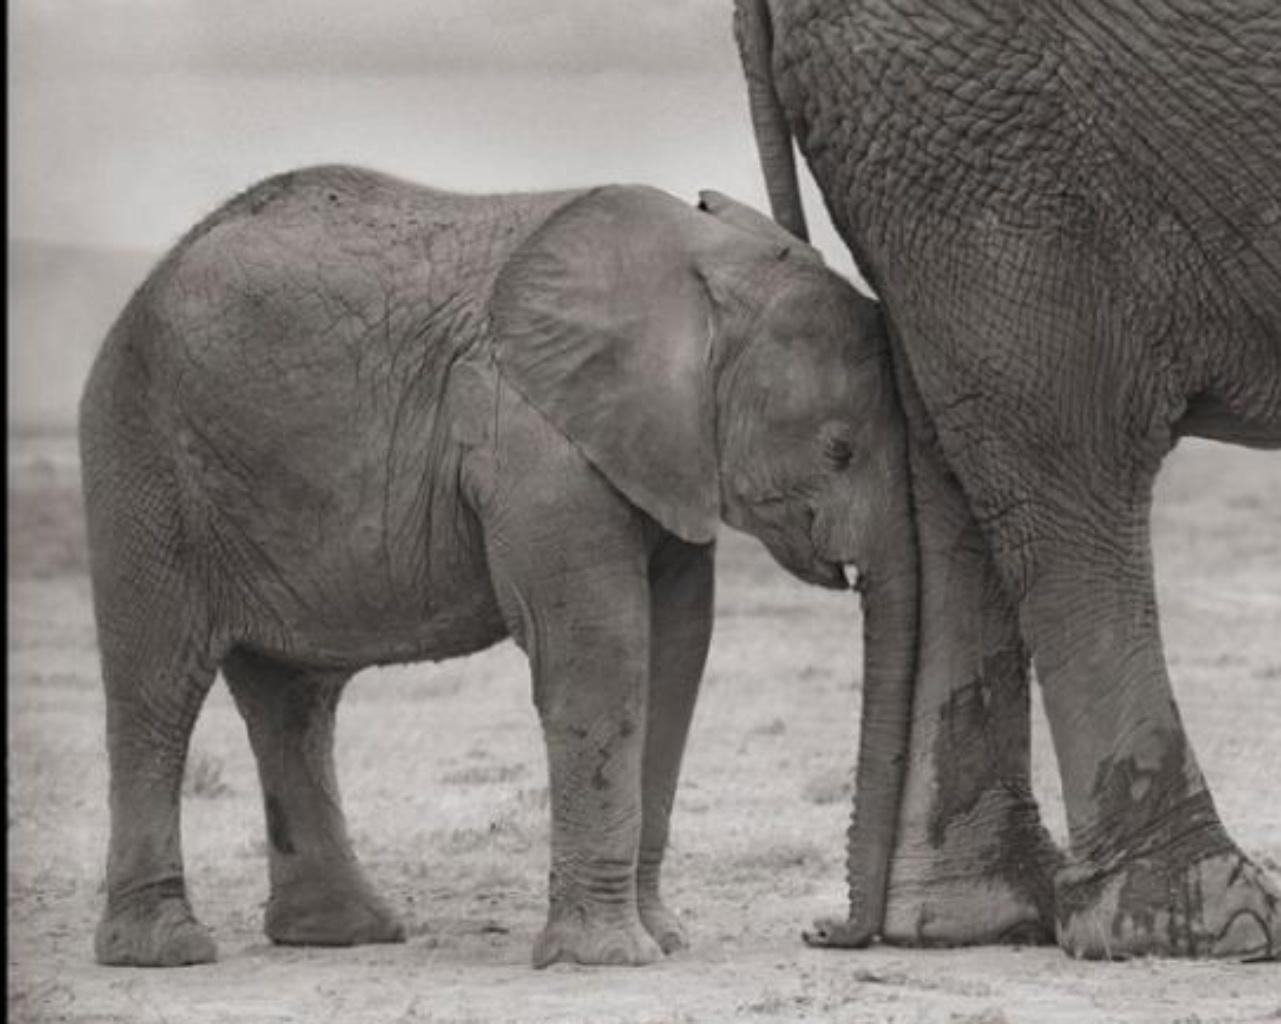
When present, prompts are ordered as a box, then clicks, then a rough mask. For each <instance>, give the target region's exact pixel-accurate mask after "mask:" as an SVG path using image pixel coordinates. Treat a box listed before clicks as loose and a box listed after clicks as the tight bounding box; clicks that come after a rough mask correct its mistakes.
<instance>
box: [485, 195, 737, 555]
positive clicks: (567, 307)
mask: <svg viewBox="0 0 1281 1024" xmlns="http://www.w3.org/2000/svg"><path fill="white" fill-rule="evenodd" d="M698 216H699V215H698V214H696V213H695V212H694V211H693V210H691V209H690V208H689V207H687V206H685V205H684V204H683V203H681V202H679V201H678V200H676V199H675V198H673V197H671V196H669V195H667V194H665V193H663V192H659V191H657V190H654V189H648V188H642V187H638V186H610V187H607V188H601V189H596V190H594V191H592V192H588V193H586V194H585V195H583V196H581V197H580V198H578V199H576V200H573V201H572V202H570V203H569V204H568V205H567V206H564V207H562V208H561V209H560V210H558V211H557V212H556V213H555V214H554V215H553V216H552V217H551V218H550V219H549V220H548V221H547V223H546V224H544V225H543V226H542V227H541V228H539V229H538V230H537V231H536V232H535V233H534V234H533V235H531V236H530V237H529V239H528V240H526V241H525V242H524V243H523V244H522V245H521V247H520V248H519V249H518V250H517V251H516V253H515V254H514V255H513V256H512V257H511V259H510V260H509V261H508V263H507V264H506V266H505V267H504V268H503V269H502V271H501V273H500V274H499V276H498V279H497V281H496V283H495V285H494V291H493V296H492V299H491V303H490V321H491V323H492V325H493V328H494V348H495V356H496V360H497V363H498V368H499V372H500V373H501V375H502V376H503V378H504V379H505V380H506V381H507V382H508V383H509V384H510V385H511V386H512V387H514V388H516V390H517V391H519V392H520V393H521V394H522V395H523V396H524V397H525V398H526V399H527V400H528V401H529V402H530V404H532V405H533V406H534V407H535V408H536V409H538V410H539V411H540V412H541V413H542V414H543V415H544V416H546V417H547V418H548V419H549V420H550V421H551V423H552V425H553V426H555V427H556V428H557V429H558V430H560V431H561V433H563V434H564V435H565V436H566V437H567V438H569V440H570V441H572V442H573V443H574V445H575V446H576V447H577V448H578V449H579V450H580V451H582V452H583V454H584V455H586V457H587V458H588V460H589V461H590V462H591V463H592V464H593V465H594V466H595V467H596V469H597V470H599V471H600V472H601V473H602V474H603V475H604V476H605V478H606V479H607V480H609V482H610V483H611V484H613V486H614V487H615V488H617V489H618V490H619V491H621V492H622V493H623V495H624V496H625V497H627V498H628V499H629V500H630V501H632V502H633V503H635V504H636V505H637V506H639V507H640V508H642V509H644V510H645V511H646V512H647V513H649V515H651V516H652V517H653V518H654V519H656V520H658V522H659V523H661V524H662V525H663V526H664V527H665V528H666V529H668V530H669V531H671V532H672V533H675V534H676V535H678V536H679V537H681V538H682V539H684V540H687V541H690V542H691V543H705V542H707V541H710V540H712V539H713V537H714V536H715V532H716V521H717V519H718V517H719V493H720V490H719V485H718V482H717V473H716V448H715V420H714V416H715V413H714V405H713V394H712V382H711V378H710V367H709V356H710V353H709V349H710V344H711V330H712V323H711V308H710V303H709V299H708V297H707V293H706V291H705V288H704V286H703V285H702V283H701V281H700V279H699V277H698V276H697V274H696V273H695V271H694V267H693V264H692V262H691V259H690V248H691V246H690V232H691V231H696V230H697V224H696V218H697V217H698ZM692 222H693V223H692Z"/></svg>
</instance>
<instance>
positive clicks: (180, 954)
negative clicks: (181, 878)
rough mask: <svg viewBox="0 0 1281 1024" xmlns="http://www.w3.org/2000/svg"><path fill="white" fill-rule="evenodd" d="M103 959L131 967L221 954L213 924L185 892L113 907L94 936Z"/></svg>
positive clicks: (199, 961) (208, 959)
mask: <svg viewBox="0 0 1281 1024" xmlns="http://www.w3.org/2000/svg"><path fill="white" fill-rule="evenodd" d="M94 955H95V956H96V958H97V960H98V963H100V964H109V965H113V966H125V967H183V966H187V965H189V964H207V963H212V962H213V961H214V960H217V959H218V947H217V945H216V944H215V943H214V940H213V936H212V935H211V934H210V933H209V929H208V928H206V927H205V926H204V925H202V924H201V923H200V922H199V921H197V920H196V917H195V915H194V914H193V913H192V912H191V905H190V904H189V903H188V902H187V898H186V896H184V895H181V894H175V895H164V896H160V897H158V898H157V897H155V896H154V895H151V896H150V897H149V898H146V899H136V900H132V901H129V902H125V903H123V905H119V906H115V907H108V909H107V913H106V914H105V915H104V916H103V919H102V921H101V922H100V923H99V925H98V930H97V933H96V934H95V935H94Z"/></svg>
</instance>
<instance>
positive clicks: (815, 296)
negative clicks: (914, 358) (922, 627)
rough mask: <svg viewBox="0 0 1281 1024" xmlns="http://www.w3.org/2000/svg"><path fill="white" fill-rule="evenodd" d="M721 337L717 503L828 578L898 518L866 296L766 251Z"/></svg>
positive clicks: (889, 386) (887, 399)
mask: <svg viewBox="0 0 1281 1024" xmlns="http://www.w3.org/2000/svg"><path fill="white" fill-rule="evenodd" d="M758 305H759V309H756V310H752V311H750V312H749V311H746V310H745V311H744V312H745V319H744V320H743V321H742V322H741V323H740V324H738V325H737V328H738V329H739V330H740V332H741V336H740V337H739V338H736V339H733V340H732V341H731V342H730V343H729V344H727V345H726V346H725V352H724V354H723V355H722V357H721V358H722V361H723V364H724V365H723V368H722V369H721V371H720V373H719V382H718V387H717V412H718V415H717V423H718V447H719V459H720V485H721V505H722V513H723V515H724V518H725V520H726V522H728V523H729V524H730V525H732V526H734V527H737V528H739V529H742V530H745V531H747V532H749V533H752V534H754V535H755V536H757V537H759V538H760V539H761V540H762V541H763V542H764V543H765V546H766V547H767V548H768V549H769V550H770V552H771V554H773V555H774V557H775V558H776V559H777V560H778V562H779V563H780V564H782V565H783V566H784V567H785V568H787V569H788V570H790V571H791V572H792V573H794V574H795V575H797V576H799V577H800V578H801V579H803V580H806V581H808V582H810V583H817V584H820V585H823V586H829V587H845V586H846V585H847V576H846V567H847V566H851V565H854V566H857V568H858V569H860V570H861V571H863V572H868V571H869V569H872V568H873V567H875V566H876V559H877V556H878V554H880V553H881V552H882V551H885V550H887V548H888V549H893V548H894V547H895V546H897V544H898V543H899V542H901V540H902V538H901V537H898V536H897V535H898V534H900V533H902V532H903V531H904V529H905V528H906V527H907V526H908V525H909V524H908V520H907V479H906V471H907V462H906V452H905V448H904V426H903V420H902V416H901V413H900V410H899V405H898V400H897V397H896V392H895V389H894V381H893V376H892V367H891V364H890V356H889V349H888V345H887V342H886V338H885V334H884V329H883V324H882V320H881V316H880V313H879V309H878V307H877V305H876V304H875V303H873V302H872V301H870V300H868V299H866V298H864V297H863V296H861V295H859V294H858V292H856V291H855V290H854V289H853V288H852V287H851V286H850V285H849V284H847V283H846V282H845V281H843V280H842V279H841V278H839V277H837V276H836V275H835V274H833V273H831V272H830V271H828V270H827V269H825V268H824V267H823V266H822V265H821V264H819V263H818V262H817V261H814V260H812V259H809V258H807V257H806V256H805V255H804V254H801V255H789V256H786V257H784V258H783V259H782V260H780V263H779V266H778V267H777V268H775V270H774V273H773V275H772V280H771V281H770V282H769V283H768V284H767V285H764V286H762V290H761V299H760V301H759V303H758Z"/></svg>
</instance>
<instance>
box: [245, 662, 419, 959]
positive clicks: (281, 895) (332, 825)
mask: <svg viewBox="0 0 1281 1024" xmlns="http://www.w3.org/2000/svg"><path fill="white" fill-rule="evenodd" d="M223 673H224V674H225V675H226V677H227V683H228V685H229V686H230V688H231V693H232V696H233V697H234V698H235V701H236V707H237V708H239V709H240V713H241V715H242V716H243V718H244V720H245V725H246V727H247V728H248V731H249V741H250V744H251V745H252V746H253V750H254V756H255V757H256V758H257V761H258V776H259V779H260V781H261V782H262V793H263V807H264V809H265V811H266V816H267V860H268V868H269V872H270V879H271V897H270V899H269V900H268V902H267V913H266V927H265V930H266V932H267V936H268V937H269V938H270V939H271V940H272V941H273V942H278V943H282V944H285V945H316V946H350V945H357V944H361V943H369V942H400V941H403V939H404V937H405V932H404V929H403V928H402V927H401V925H400V923H399V922H398V921H397V920H396V918H395V916H394V915H393V914H392V912H391V910H390V909H389V908H388V907H387V905H386V904H385V903H384V902H383V900H382V899H381V897H379V896H378V894H377V893H376V892H375V891H374V888H373V886H372V885H371V884H370V882H369V881H368V879H367V878H366V877H365V874H364V872H363V871H362V870H361V868H360V865H359V863H358V862H357V860H356V855H355V853H354V852H353V851H352V848H351V841H350V840H349V839H348V836H347V826H346V821H345V819H344V817H343V812H342V805H341V802H340V800H339V797H338V782H337V778H336V776H335V773H334V715H335V712H336V710H337V707H338V699H339V697H340V696H341V694H342V690H343V687H344V685H345V684H346V683H347V680H348V678H349V674H348V673H326V672H320V671H313V670H308V669H302V668H295V667H291V666H288V665H283V664H280V663H279V662H276V661H273V660H271V659H269V658H266V657H264V656H262V655H258V654H253V653H250V652H248V651H244V650H236V651H233V652H232V653H231V654H230V655H229V656H228V657H227V659H226V661H225V662H224V663H223Z"/></svg>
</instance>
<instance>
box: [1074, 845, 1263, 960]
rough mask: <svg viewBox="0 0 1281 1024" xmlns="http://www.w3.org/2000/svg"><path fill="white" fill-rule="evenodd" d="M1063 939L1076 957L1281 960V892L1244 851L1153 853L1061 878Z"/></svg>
mask: <svg viewBox="0 0 1281 1024" xmlns="http://www.w3.org/2000/svg"><path fill="white" fill-rule="evenodd" d="M1058 939H1059V945H1060V946H1062V947H1063V948H1064V949H1065V950H1066V951H1067V952H1068V953H1070V954H1071V955H1072V956H1078V957H1085V958H1087V959H1091V960H1103V959H1107V960H1123V959H1127V958H1130V957H1136V956H1178V957H1198V958H1213V959H1223V960H1276V959H1278V958H1281V889H1278V886H1277V883H1276V881H1275V880H1274V879H1271V878H1269V877H1268V876H1267V874H1266V873H1265V872H1264V871H1263V870H1262V869H1260V868H1259V867H1258V866H1257V865H1255V864H1254V863H1253V862H1252V861H1250V860H1249V859H1248V858H1246V856H1245V855H1244V854H1242V853H1241V852H1240V851H1239V850H1237V849H1235V847H1232V848H1230V849H1227V850H1223V849H1220V850H1219V851H1217V852H1214V853H1211V854H1209V855H1206V856H1203V857H1200V858H1198V859H1192V860H1190V861H1188V860H1181V859H1180V858H1178V857H1177V856H1175V855H1173V854H1166V855H1164V856H1163V855H1160V854H1149V855H1146V856H1143V857H1140V858H1136V859H1135V860H1133V861H1129V862H1127V863H1124V864H1122V865H1121V866H1120V867H1118V868H1115V869H1113V870H1111V871H1105V872H1098V871H1091V870H1090V869H1089V868H1088V866H1085V865H1080V866H1075V867H1071V868H1068V869H1065V870H1064V871H1063V872H1062V873H1061V874H1060V876H1059V878H1058Z"/></svg>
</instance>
